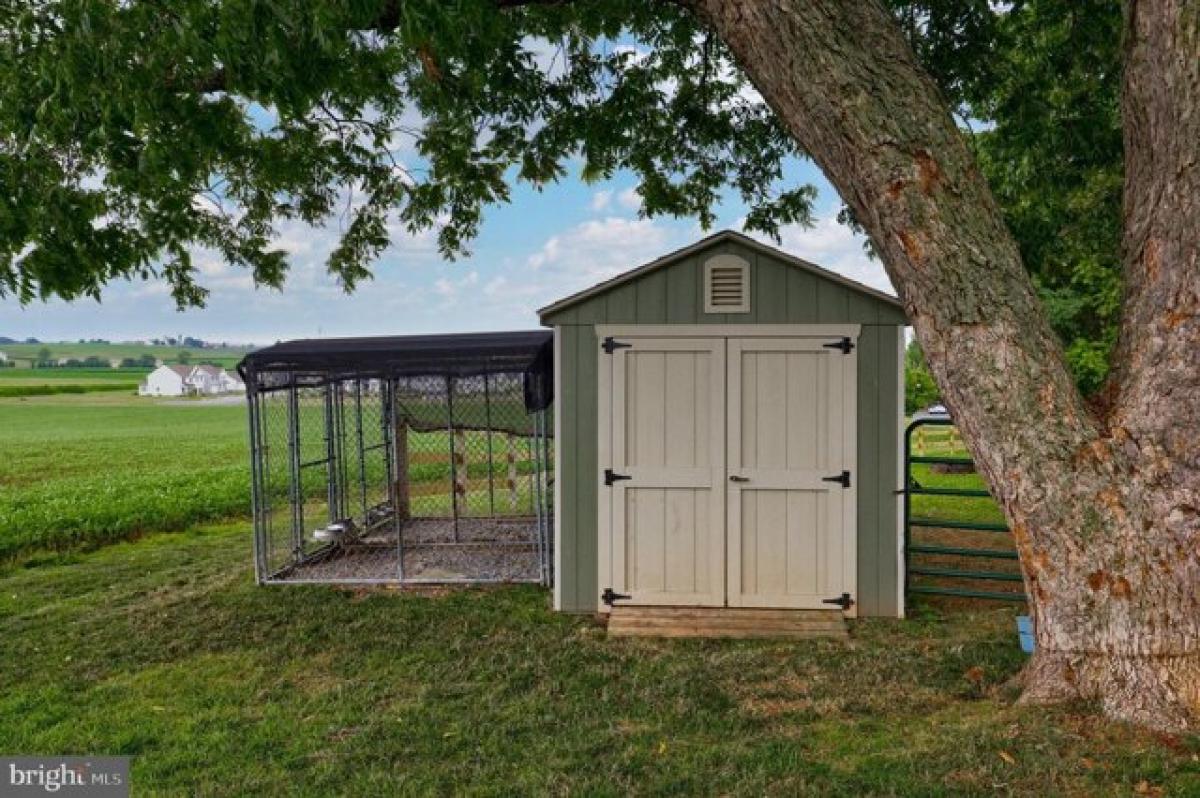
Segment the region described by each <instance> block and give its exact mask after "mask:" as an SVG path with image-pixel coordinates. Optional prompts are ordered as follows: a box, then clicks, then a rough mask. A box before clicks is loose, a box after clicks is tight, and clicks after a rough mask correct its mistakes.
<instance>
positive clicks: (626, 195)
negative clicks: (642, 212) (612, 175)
mask: <svg viewBox="0 0 1200 798" xmlns="http://www.w3.org/2000/svg"><path fill="white" fill-rule="evenodd" d="M617 202H618V203H620V205H621V207H622V208H628V209H629V210H631V211H636V210H637V209H638V208H640V207H642V198H641V197H639V196H638V193H637V189H636V188H627V189H625V190H624V191H622V192H621V194H620V195H619V196H618V197H617Z"/></svg>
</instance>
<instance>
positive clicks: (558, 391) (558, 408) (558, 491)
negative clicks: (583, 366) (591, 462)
mask: <svg viewBox="0 0 1200 798" xmlns="http://www.w3.org/2000/svg"><path fill="white" fill-rule="evenodd" d="M562 408H563V405H562V327H557V326H556V327H555V328H554V573H553V574H552V576H553V579H554V609H555V610H558V611H562V584H563V577H562V517H563V516H562V509H563V503H562V484H563V481H562V475H563V462H562V461H563V450H562V419H563V413H562Z"/></svg>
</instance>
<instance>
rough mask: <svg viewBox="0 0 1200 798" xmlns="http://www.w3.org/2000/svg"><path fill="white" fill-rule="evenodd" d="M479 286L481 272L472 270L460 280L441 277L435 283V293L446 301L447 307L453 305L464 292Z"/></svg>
mask: <svg viewBox="0 0 1200 798" xmlns="http://www.w3.org/2000/svg"><path fill="white" fill-rule="evenodd" d="M477 285H479V272H477V271H474V270H472V271H469V272H467V274H466V275H465V276H463V277H460V278H458V279H450V278H448V277H439V278H438V279H437V280H435V281H434V283H433V293H435V294H437V295H438V296H440V297H441V298H442V299H443V300H445V302H446V304H447V305H453V304H454V303H455V302H457V301H458V299H459V297H460V296H461V295H462V293H463V292H464V291H468V290H471V289H473V288H475V286H477Z"/></svg>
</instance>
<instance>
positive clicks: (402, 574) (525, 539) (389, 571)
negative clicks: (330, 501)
mask: <svg viewBox="0 0 1200 798" xmlns="http://www.w3.org/2000/svg"><path fill="white" fill-rule="evenodd" d="M400 536H401V543H402V545H401V546H397V545H396V544H397V541H396V534H395V531H394V527H393V525H392V524H391V522H390V521H386V522H383V523H380V524H377V525H376V526H375V527H374V529H373V530H372V531H369V532H368V533H366V534H363V535H360V536H359V537H358V538H356V539H355V540H354V541H353V542H347V543H339V544H329V545H326V546H324V547H322V548H320V549H318V550H316V551H315V552H313V553H312V554H309V555H308V556H307V557H305V558H304V559H303V560H302V561H301V562H299V563H298V564H296V565H293V566H290V567H288V568H285V569H283V570H281V571H279V572H278V573H276V574H274V575H273V576H271V577H270V578H269V579H268V580H267V581H268V582H286V583H295V582H321V583H326V584H328V583H337V582H345V583H388V584H430V583H433V584H440V583H456V582H539V581H541V579H542V575H541V571H540V566H539V554H538V550H537V544H536V542H535V541H536V537H537V520H536V519H534V518H460V519H459V520H458V529H457V533H456V531H455V522H454V520H453V519H451V518H414V519H410V520H408V521H405V522H404V523H403V525H402V526H401V530H400ZM401 551H403V552H404V563H403V565H404V568H403V570H401V569H400V567H399V566H400V552H401Z"/></svg>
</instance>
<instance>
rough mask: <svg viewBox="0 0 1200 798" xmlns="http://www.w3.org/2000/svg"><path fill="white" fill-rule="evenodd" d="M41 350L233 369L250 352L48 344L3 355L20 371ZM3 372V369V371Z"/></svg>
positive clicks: (10, 347)
mask: <svg viewBox="0 0 1200 798" xmlns="http://www.w3.org/2000/svg"><path fill="white" fill-rule="evenodd" d="M42 349H48V350H50V357H51V359H52V360H58V359H59V358H64V357H65V358H75V359H77V360H82V359H84V358H87V357H99V358H103V359H105V360H110V359H113V358H116V359H121V358H126V357H132V358H138V357H142V356H143V355H150V356H152V357H156V358H160V359H162V360H164V361H166V362H168V363H174V362H178V359H179V353H180V352H184V351H186V352H188V353H189V355H190V356H191V359H192V362H194V363H198V362H200V361H202V360H209V361H213V362H215V363H220V364H221V365H222V366H225V367H226V368H232V367H233V366H235V365H237V362H238V361H239V360H241V359H242V357H243V356H245V354H246V353H247V352H249V351H250V350H249V349H248V348H233V347H221V348H215V349H195V348H190V347H185V346H151V345H148V344H121V343H112V344H92V343H83V344H81V343H73V342H69V341H64V342H53V341H51V342H46V343H40V344H0V352H3V353H5V354H6V355H8V357H9V359H11V360H14V361H16V365H17V367H18V368H22V367H26V368H27V367H28V366H29V363H30V361H32V360H33V359H35V358H37V357H38V353H39V352H41V350H42ZM0 371H3V369H0Z"/></svg>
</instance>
